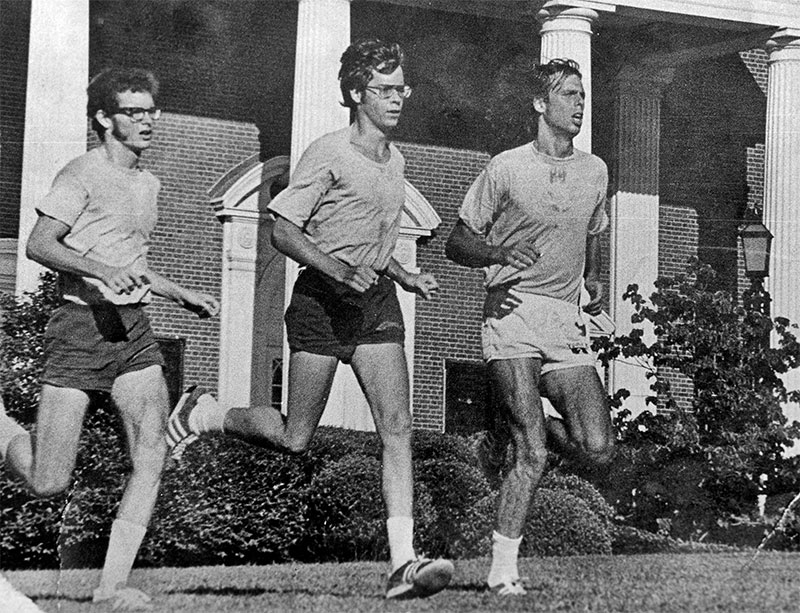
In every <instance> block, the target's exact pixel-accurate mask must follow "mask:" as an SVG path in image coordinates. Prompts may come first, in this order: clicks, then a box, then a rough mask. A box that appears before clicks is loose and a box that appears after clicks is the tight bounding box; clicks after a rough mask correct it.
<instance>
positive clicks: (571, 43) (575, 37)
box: [538, 3, 598, 151]
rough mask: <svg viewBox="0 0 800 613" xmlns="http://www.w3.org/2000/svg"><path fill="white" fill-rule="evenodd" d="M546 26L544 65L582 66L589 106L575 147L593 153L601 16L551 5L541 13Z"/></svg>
mask: <svg viewBox="0 0 800 613" xmlns="http://www.w3.org/2000/svg"><path fill="white" fill-rule="evenodd" d="M538 17H539V20H540V21H541V22H542V29H541V32H540V34H541V37H542V42H541V51H540V54H539V55H540V60H541V62H542V63H545V62H549V61H550V60H553V59H558V58H565V59H570V60H574V61H576V62H578V64H580V67H581V76H582V81H583V88H584V90H586V105H585V107H584V110H583V127H582V128H581V131H580V134H578V136H576V137H575V141H574V142H575V146H576V147H577V148H578V149H581V150H583V151H591V150H592V24H593V23H594V22H595V21H596V20H597V18H598V14H597V13H596V12H595V11H593V10H591V9H586V8H575V7H568V6H561V5H559V4H557V3H551V4H549V5H548V6H545V8H543V9H542V10H541V11H539V15H538Z"/></svg>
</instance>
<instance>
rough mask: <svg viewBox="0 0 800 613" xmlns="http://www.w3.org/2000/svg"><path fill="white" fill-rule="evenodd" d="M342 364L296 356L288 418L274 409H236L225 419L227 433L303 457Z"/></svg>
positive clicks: (314, 356)
mask: <svg viewBox="0 0 800 613" xmlns="http://www.w3.org/2000/svg"><path fill="white" fill-rule="evenodd" d="M338 362H339V361H338V359H337V358H335V357H331V356H325V355H317V354H313V353H307V352H305V351H296V352H292V354H291V357H290V359H289V398H288V407H287V411H286V417H284V416H283V415H282V414H281V412H280V411H277V410H276V409H274V408H272V407H270V406H263V407H242V408H234V409H231V410H230V411H228V412H227V414H226V416H225V424H224V431H225V433H226V434H230V435H232V436H235V437H236V438H240V439H242V440H244V441H247V442H248V443H252V444H254V445H259V446H262V447H273V448H277V449H280V450H282V451H288V452H290V453H302V452H303V451H305V450H306V449H307V448H308V445H309V443H310V442H311V439H312V437H313V436H314V432H315V431H316V429H317V425H318V424H319V420H320V419H321V418H322V413H323V411H324V410H325V404H326V403H327V402H328V395H329V394H330V391H331V386H332V385H333V377H334V375H335V374H336V366H337V364H338Z"/></svg>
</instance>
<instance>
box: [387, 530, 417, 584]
mask: <svg viewBox="0 0 800 613" xmlns="http://www.w3.org/2000/svg"><path fill="white" fill-rule="evenodd" d="M386 532H387V533H388V535H389V554H390V555H391V557H392V572H394V571H396V570H397V569H398V568H400V567H401V566H402V565H403V564H405V563H406V562H408V561H409V560H413V559H415V558H416V557H417V556H416V554H415V553H414V520H413V519H412V518H410V517H390V518H389V519H387V520H386Z"/></svg>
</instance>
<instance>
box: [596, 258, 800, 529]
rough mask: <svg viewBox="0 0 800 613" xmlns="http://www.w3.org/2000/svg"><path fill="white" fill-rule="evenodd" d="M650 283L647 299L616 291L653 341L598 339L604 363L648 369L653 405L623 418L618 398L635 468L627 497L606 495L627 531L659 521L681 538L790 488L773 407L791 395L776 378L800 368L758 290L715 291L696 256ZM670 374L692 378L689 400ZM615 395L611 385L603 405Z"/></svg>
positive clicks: (793, 476) (787, 432)
mask: <svg viewBox="0 0 800 613" xmlns="http://www.w3.org/2000/svg"><path fill="white" fill-rule="evenodd" d="M655 285H656V291H655V292H654V293H653V294H652V296H651V297H650V301H649V302H648V301H647V300H645V299H644V298H643V297H642V296H641V295H640V294H639V291H638V287H637V286H635V285H632V286H630V287H629V288H628V290H627V291H626V293H625V295H624V298H625V299H627V300H630V301H631V303H632V304H633V306H634V315H633V317H632V321H633V323H634V324H641V323H644V322H646V323H647V324H648V325H650V326H651V327H652V329H653V332H654V340H653V341H652V342H649V341H648V342H646V338H647V337H646V336H645V334H644V331H643V329H641V328H634V329H633V330H632V331H631V332H630V333H629V334H627V335H620V336H618V337H617V338H615V339H613V340H611V341H608V340H602V341H600V342H599V344H600V347H599V348H600V349H602V352H601V359H602V360H603V361H604V362H606V363H608V361H609V360H611V359H614V358H616V357H619V356H623V357H625V358H629V359H630V358H633V359H640V358H644V359H645V362H646V363H649V364H650V365H652V368H651V369H650V372H649V373H648V376H649V377H651V380H652V381H653V383H652V389H653V395H652V397H651V398H650V399H649V401H650V402H651V403H652V404H653V405H654V408H656V409H659V410H660V412H658V414H654V413H651V412H647V411H646V412H644V413H641V414H640V415H638V416H636V417H635V418H633V419H629V417H630V413H629V412H628V411H627V410H625V409H624V403H623V408H622V410H621V411H620V412H619V413H618V416H617V419H616V426H617V429H618V433H619V437H618V438H619V443H620V445H619V447H620V448H621V450H624V449H626V448H627V449H629V450H631V451H630V452H629V453H628V457H629V458H630V459H633V460H638V461H640V465H639V466H634V467H632V468H631V469H630V470H629V473H630V474H631V475H635V476H636V479H634V480H633V481H636V482H638V484H637V483H632V482H627V483H625V487H626V488H628V491H629V493H628V494H625V493H624V492H622V493H621V492H619V491H617V492H615V494H616V495H618V496H619V500H620V501H621V503H622V507H623V508H622V509H621V511H622V512H623V513H624V514H626V515H629V516H630V517H631V520H632V521H633V523H634V524H635V525H637V526H639V527H644V528H648V529H653V526H654V524H657V523H660V524H661V526H659V527H660V528H662V529H663V527H664V525H665V524H669V525H670V531H671V534H672V535H673V536H679V537H683V538H685V537H691V536H694V535H696V533H698V532H701V533H704V532H705V531H707V530H708V529H709V528H710V527H712V526H714V525H716V524H717V523H718V522H726V521H728V520H729V519H730V518H731V517H735V516H743V515H748V514H750V513H752V511H753V509H754V508H755V505H756V496H757V495H758V494H759V493H766V494H777V493H782V492H786V491H795V490H796V488H797V487H798V476H797V475H798V471H797V461H796V460H790V459H786V458H785V457H784V449H785V446H787V445H790V444H791V443H792V441H793V440H794V439H796V438H798V436H799V435H800V427H799V425H798V424H797V422H792V423H789V422H788V421H787V419H786V417H785V415H784V413H783V409H782V404H785V403H786V402H787V401H797V400H798V399H799V398H800V392H798V391H797V390H787V389H786V387H785V386H784V384H783V380H782V376H783V375H784V374H786V373H788V372H790V371H792V370H794V369H795V368H797V367H798V366H799V365H800V344H799V343H798V341H797V339H796V337H795V334H796V329H797V327H796V326H795V325H793V324H791V323H790V322H789V321H788V320H787V319H785V318H782V317H777V318H775V319H771V318H770V316H769V312H768V296H767V295H766V294H764V293H763V292H759V291H748V292H745V293H744V294H743V295H742V296H741V298H737V297H735V296H733V295H732V294H731V293H730V292H728V291H725V290H724V289H719V285H720V284H719V282H718V280H717V279H716V274H715V272H714V271H713V269H712V268H711V267H709V266H707V265H702V264H700V263H699V262H698V261H697V260H696V259H695V260H693V261H692V262H691V263H690V265H689V268H688V270H687V272H686V274H682V275H675V276H672V277H666V276H665V277H660V278H659V279H657V280H656V284H655ZM770 335H772V336H773V338H775V339H776V342H775V343H774V344H773V345H772V346H770V344H769V338H770ZM670 373H679V374H680V375H682V376H684V377H686V378H687V379H688V380H690V381H691V384H692V388H693V393H692V396H691V398H689V399H688V403H687V402H678V399H677V398H676V397H675V395H674V394H673V391H672V388H671V380H670ZM626 393H627V392H626V390H617V391H616V392H615V393H614V394H613V397H612V404H616V405H619V404H620V401H621V400H622V399H623V398H624V397H625V394H626ZM642 464H643V465H644V466H642ZM764 480H766V485H764V484H763V483H762V481H764ZM623 481H629V480H627V479H623ZM616 485H617V484H613V483H612V489H613V488H614V487H616ZM617 489H619V488H617ZM634 489H635V490H636V492H635V493H634V494H633V497H632V495H631V493H630V492H633V490H634ZM626 497H627V500H626ZM635 497H638V500H637V499H635Z"/></svg>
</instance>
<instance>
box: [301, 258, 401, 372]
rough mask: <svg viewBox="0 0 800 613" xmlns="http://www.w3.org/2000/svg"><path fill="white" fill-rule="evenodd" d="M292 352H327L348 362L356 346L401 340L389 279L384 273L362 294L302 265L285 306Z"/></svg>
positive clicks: (398, 306)
mask: <svg viewBox="0 0 800 613" xmlns="http://www.w3.org/2000/svg"><path fill="white" fill-rule="evenodd" d="M285 320H286V335H287V337H288V339H289V348H290V349H291V350H292V351H306V352H308V353H315V354H317V355H329V356H334V357H336V358H338V359H340V360H341V361H342V362H345V363H349V362H350V360H351V359H352V357H353V353H354V352H355V350H356V347H357V346H358V345H370V344H376V343H398V344H400V345H402V344H403V340H404V338H405V328H404V327H403V313H402V311H401V310H400V303H399V302H398V301H397V292H396V291H395V287H394V282H393V281H392V280H391V279H389V278H387V277H384V276H380V277H378V282H377V283H376V284H375V285H373V286H372V287H370V288H369V289H368V290H367V291H366V292H364V293H363V294H359V293H358V292H356V291H355V290H352V289H350V288H349V287H347V286H346V285H344V284H343V283H339V282H338V281H334V280H333V279H331V278H330V277H328V276H326V275H323V274H322V273H320V272H317V271H316V270H314V269H310V268H306V269H305V270H303V271H302V272H301V273H300V276H299V277H298V278H297V281H296V282H295V285H294V292H293V293H292V300H291V303H290V304H289V308H288V309H286V316H285Z"/></svg>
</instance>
